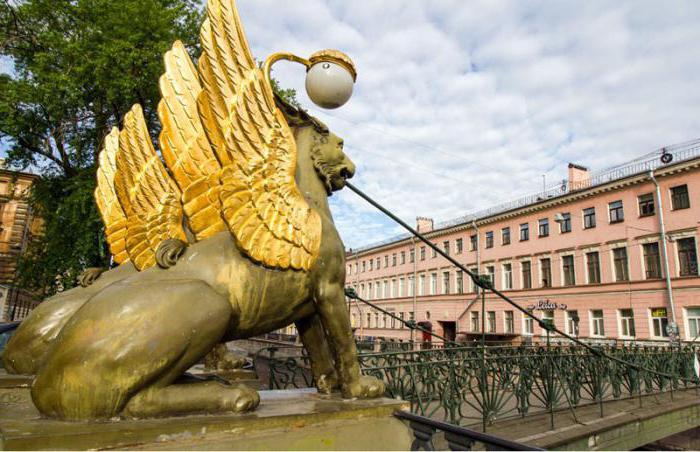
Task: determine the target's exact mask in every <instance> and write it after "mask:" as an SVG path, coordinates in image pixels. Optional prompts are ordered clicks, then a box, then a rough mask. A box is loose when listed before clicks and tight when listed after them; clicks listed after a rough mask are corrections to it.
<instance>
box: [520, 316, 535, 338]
mask: <svg viewBox="0 0 700 452" xmlns="http://www.w3.org/2000/svg"><path fill="white" fill-rule="evenodd" d="M534 332H535V321H534V320H533V319H532V317H529V316H526V315H525V314H523V334H524V335H527V336H532V335H533V334H534Z"/></svg>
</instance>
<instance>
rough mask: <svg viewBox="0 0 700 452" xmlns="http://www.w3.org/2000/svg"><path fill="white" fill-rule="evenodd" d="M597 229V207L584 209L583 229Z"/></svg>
mask: <svg viewBox="0 0 700 452" xmlns="http://www.w3.org/2000/svg"><path fill="white" fill-rule="evenodd" d="M594 227H595V207H589V208H587V209H583V229H591V228H594Z"/></svg>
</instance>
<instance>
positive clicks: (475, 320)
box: [469, 311, 480, 331]
mask: <svg viewBox="0 0 700 452" xmlns="http://www.w3.org/2000/svg"><path fill="white" fill-rule="evenodd" d="M469 324H470V327H471V330H472V331H479V329H480V328H479V313H478V312H475V311H473V312H471V313H470V314H469Z"/></svg>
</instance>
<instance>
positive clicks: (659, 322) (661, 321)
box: [651, 308, 668, 337]
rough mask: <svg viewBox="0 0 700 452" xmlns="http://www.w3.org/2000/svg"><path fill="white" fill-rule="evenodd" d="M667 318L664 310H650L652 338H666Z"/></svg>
mask: <svg viewBox="0 0 700 452" xmlns="http://www.w3.org/2000/svg"><path fill="white" fill-rule="evenodd" d="M666 327H668V316H667V314H666V308H652V309H651V330H652V334H653V335H654V337H668V332H667V331H666Z"/></svg>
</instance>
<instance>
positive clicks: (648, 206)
mask: <svg viewBox="0 0 700 452" xmlns="http://www.w3.org/2000/svg"><path fill="white" fill-rule="evenodd" d="M637 199H638V200H639V216H640V217H650V216H652V215H654V194H653V193H647V194H645V195H642V196H640V197H639V198H637Z"/></svg>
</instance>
